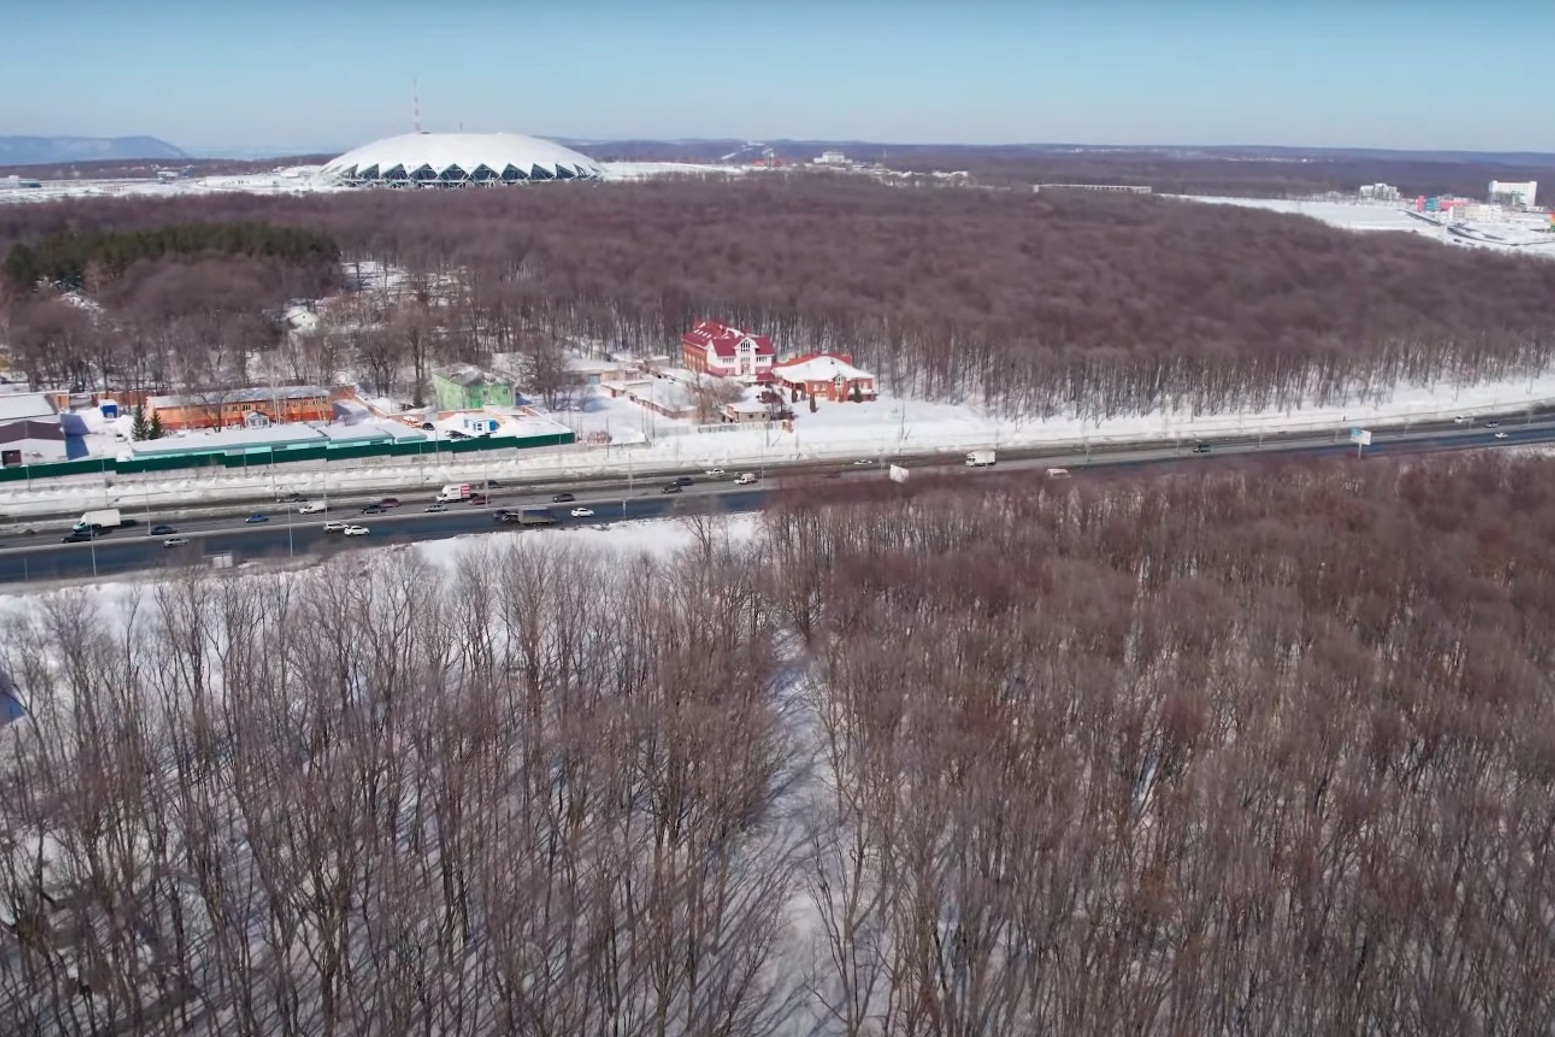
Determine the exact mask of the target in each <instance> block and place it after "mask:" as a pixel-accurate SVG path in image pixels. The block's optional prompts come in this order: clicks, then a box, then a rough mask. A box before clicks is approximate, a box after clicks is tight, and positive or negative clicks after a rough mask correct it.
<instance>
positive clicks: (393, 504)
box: [378, 497, 400, 508]
mask: <svg viewBox="0 0 1555 1037" xmlns="http://www.w3.org/2000/svg"><path fill="white" fill-rule="evenodd" d="M378 503H379V504H381V505H382V506H383V507H385V508H397V507H399V506H400V499H399V498H398V497H385V498H384V499H383V500H381V501H379V502H378Z"/></svg>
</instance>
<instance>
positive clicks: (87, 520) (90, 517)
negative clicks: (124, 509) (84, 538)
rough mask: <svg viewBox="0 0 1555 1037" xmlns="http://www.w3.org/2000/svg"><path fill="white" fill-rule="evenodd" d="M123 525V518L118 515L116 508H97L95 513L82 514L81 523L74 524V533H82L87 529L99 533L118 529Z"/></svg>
mask: <svg viewBox="0 0 1555 1037" xmlns="http://www.w3.org/2000/svg"><path fill="white" fill-rule="evenodd" d="M122 525H124V517H123V516H122V515H120V514H119V509H118V508H99V509H98V510H96V511H88V512H83V513H82V515H81V521H80V522H77V523H76V532H78V533H84V532H86V531H87V530H89V529H96V530H99V531H102V530H109V529H118V528H119V527H120V526H122Z"/></svg>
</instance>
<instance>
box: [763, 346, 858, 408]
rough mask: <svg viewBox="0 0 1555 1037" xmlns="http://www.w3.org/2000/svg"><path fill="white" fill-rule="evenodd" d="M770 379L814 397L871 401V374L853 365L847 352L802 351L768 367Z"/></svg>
mask: <svg viewBox="0 0 1555 1037" xmlns="http://www.w3.org/2000/svg"><path fill="white" fill-rule="evenodd" d="M772 378H773V380H774V381H775V382H777V383H778V384H779V385H780V386H782V387H783V388H784V389H787V390H788V391H790V392H793V393H798V394H799V395H800V396H805V397H809V396H813V397H815V398H816V399H818V400H837V401H839V402H840V401H842V400H851V399H860V400H872V399H874V398H875V376H874V375H872V374H870V373H869V372H868V371H865V370H864V369H862V368H859V367H854V366H853V357H852V356H850V355H849V354H847V353H806V354H804V355H803V356H796V357H790V358H789V359H787V360H785V361H783V362H782V363H781V364H775V365H774V366H773V368H772Z"/></svg>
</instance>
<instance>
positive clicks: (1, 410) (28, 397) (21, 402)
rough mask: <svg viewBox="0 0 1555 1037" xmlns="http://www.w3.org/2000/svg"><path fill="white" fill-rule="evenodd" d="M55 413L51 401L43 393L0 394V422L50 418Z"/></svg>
mask: <svg viewBox="0 0 1555 1037" xmlns="http://www.w3.org/2000/svg"><path fill="white" fill-rule="evenodd" d="M57 413H58V412H57V411H56V410H55V409H54V403H53V401H52V400H50V399H49V397H48V395H47V394H45V393H41V392H17V393H0V421H24V420H26V419H28V418H52V417H54V415H55V414H57Z"/></svg>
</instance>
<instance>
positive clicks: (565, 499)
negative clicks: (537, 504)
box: [551, 493, 578, 504]
mask: <svg viewBox="0 0 1555 1037" xmlns="http://www.w3.org/2000/svg"><path fill="white" fill-rule="evenodd" d="M577 499H578V498H577V497H576V496H574V495H573V494H570V493H558V494H557V495H556V496H554V497H552V498H551V503H552V504H571V503H572V502H573V501H575V500H577Z"/></svg>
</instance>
